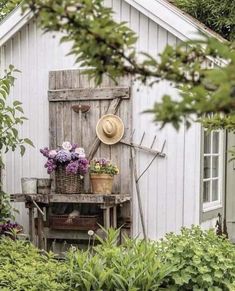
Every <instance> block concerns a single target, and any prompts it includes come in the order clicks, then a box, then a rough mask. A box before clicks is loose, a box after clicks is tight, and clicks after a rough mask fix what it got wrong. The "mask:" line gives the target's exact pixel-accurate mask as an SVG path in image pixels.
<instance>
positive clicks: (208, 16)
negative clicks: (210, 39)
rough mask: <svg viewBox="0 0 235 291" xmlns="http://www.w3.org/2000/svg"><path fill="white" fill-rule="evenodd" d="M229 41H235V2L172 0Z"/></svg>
mask: <svg viewBox="0 0 235 291" xmlns="http://www.w3.org/2000/svg"><path fill="white" fill-rule="evenodd" d="M171 2H173V3H174V4H175V5H176V6H178V7H179V8H180V9H182V10H184V11H185V12H187V13H189V14H190V15H192V16H193V17H195V18H196V19H198V20H199V21H201V22H203V23H204V24H205V25H206V26H208V27H209V28H211V29H212V30H214V31H216V32H217V33H219V34H220V35H222V36H223V37H224V38H226V39H228V40H234V39H235V2H234V1H230V0H223V1H221V0H213V1H212V0H172V1H171Z"/></svg>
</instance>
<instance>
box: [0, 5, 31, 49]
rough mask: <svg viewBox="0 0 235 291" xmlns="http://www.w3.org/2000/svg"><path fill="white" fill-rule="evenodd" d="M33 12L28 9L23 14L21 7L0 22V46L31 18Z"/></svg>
mask: <svg viewBox="0 0 235 291" xmlns="http://www.w3.org/2000/svg"><path fill="white" fill-rule="evenodd" d="M32 17H33V13H32V12H30V11H26V12H25V13H24V14H22V11H21V7H20V6H19V7H17V8H16V9H14V10H13V11H12V12H11V13H10V14H9V15H8V16H7V17H6V18H5V19H4V20H3V21H2V22H1V24H0V26H1V29H0V47H1V46H2V45H3V44H4V43H6V42H7V41H8V40H9V39H10V38H11V37H12V36H13V35H14V34H15V33H16V32H17V31H18V30H20V29H21V27H23V26H24V25H25V24H26V23H27V22H28V21H29V20H30V19H31V18H32Z"/></svg>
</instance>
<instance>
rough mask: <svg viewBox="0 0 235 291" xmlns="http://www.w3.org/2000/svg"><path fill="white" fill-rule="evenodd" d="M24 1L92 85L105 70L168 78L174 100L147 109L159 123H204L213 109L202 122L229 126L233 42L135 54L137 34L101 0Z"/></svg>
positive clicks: (232, 121) (150, 79) (234, 88)
mask: <svg viewBox="0 0 235 291" xmlns="http://www.w3.org/2000/svg"><path fill="white" fill-rule="evenodd" d="M24 2H25V4H24V9H31V10H32V11H33V12H34V13H35V15H36V16H38V22H39V25H40V26H41V28H42V29H43V31H45V32H48V31H52V32H55V31H58V32H62V33H63V34H64V37H62V39H61V41H62V42H64V41H66V42H71V43H72V50H71V54H73V55H74V57H75V59H76V61H77V63H79V65H80V66H84V67H86V68H90V69H89V70H88V71H87V72H88V73H89V74H90V76H91V77H93V78H94V79H95V81H96V83H97V84H99V83H100V82H101V81H102V77H103V75H104V74H107V75H108V76H109V77H111V78H112V79H115V80H117V78H118V77H120V76H123V75H126V74H129V75H132V76H133V77H134V78H135V79H137V80H138V81H140V82H142V83H144V84H147V85H149V86H153V85H154V84H157V83H158V82H160V81H161V80H167V81H169V82H170V83H171V84H172V85H173V86H174V87H176V88H177V89H179V98H178V99H177V100H176V99H175V98H173V97H172V96H169V95H165V96H163V98H162V101H161V102H158V103H156V104H155V106H154V108H153V109H151V110H149V112H151V113H152V114H153V115H154V120H155V121H156V122H158V123H160V124H161V125H162V126H164V125H165V124H167V123H171V124H173V125H174V127H175V128H177V129H178V128H179V126H180V124H181V123H184V122H185V123H186V125H187V126H189V125H190V123H191V122H192V121H193V120H194V121H195V120H196V119H199V120H200V121H204V119H202V117H203V116H204V115H208V114H211V113H212V114H213V117H211V118H209V120H208V119H207V120H206V121H205V123H204V125H205V126H207V127H209V128H211V129H214V128H225V129H232V130H234V125H235V103H234V94H235V49H234V47H235V45H234V44H232V43H226V42H225V43H221V42H220V41H218V40H216V39H205V40H204V41H198V42H188V43H186V44H185V43H183V44H180V45H179V46H177V47H176V48H173V47H170V46H167V47H166V49H165V50H164V51H163V52H162V54H161V55H160V57H159V58H156V57H153V56H151V55H149V54H147V53H139V52H137V50H136V41H137V36H136V34H135V33H134V32H133V31H131V30H130V29H129V28H128V27H127V26H126V25H125V23H116V22H115V21H114V20H113V15H112V11H111V9H108V8H105V7H103V1H102V0H78V1H75V2H74V1H73V0H57V1H51V0H45V1H40V0H25V1H24ZM208 2H209V1H208ZM212 2H215V1H212ZM228 7H229V5H228ZM203 9H204V8H203ZM228 9H230V7H229V8H228ZM200 39H202V37H201V36H200ZM186 46H187V50H186V49H185V48H186ZM140 55H141V56H140ZM209 60H210V61H211V60H212V63H213V61H215V63H216V61H218V60H219V61H220V65H221V66H216V65H215V68H214V69H211V68H210V67H208V66H207V64H208V62H209ZM143 98H144V96H143ZM192 116H194V117H195V118H194V119H192Z"/></svg>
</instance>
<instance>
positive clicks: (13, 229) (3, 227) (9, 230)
mask: <svg viewBox="0 0 235 291" xmlns="http://www.w3.org/2000/svg"><path fill="white" fill-rule="evenodd" d="M22 230H23V227H22V226H21V225H19V224H18V223H16V222H11V221H7V222H5V223H4V224H0V236H1V235H4V236H8V237H10V238H12V239H14V240H16V239H17V236H18V234H19V233H21V232H22Z"/></svg>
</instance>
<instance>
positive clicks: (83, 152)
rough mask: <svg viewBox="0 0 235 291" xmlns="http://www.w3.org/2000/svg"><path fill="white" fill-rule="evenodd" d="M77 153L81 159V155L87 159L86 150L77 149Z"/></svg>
mask: <svg viewBox="0 0 235 291" xmlns="http://www.w3.org/2000/svg"><path fill="white" fill-rule="evenodd" d="M75 153H76V154H78V155H79V157H81V155H82V156H84V157H85V150H84V148H76V149H75ZM81 158H82V157H81Z"/></svg>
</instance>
